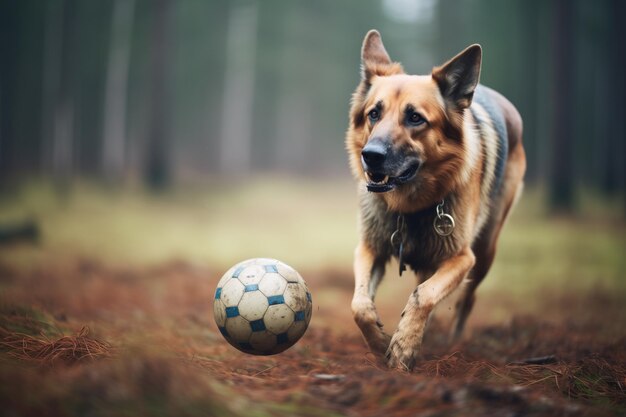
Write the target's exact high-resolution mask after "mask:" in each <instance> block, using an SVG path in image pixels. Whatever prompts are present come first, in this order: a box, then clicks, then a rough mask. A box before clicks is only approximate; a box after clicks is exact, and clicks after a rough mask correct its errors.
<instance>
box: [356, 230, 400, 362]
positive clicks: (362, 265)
mask: <svg viewBox="0 0 626 417" xmlns="http://www.w3.org/2000/svg"><path fill="white" fill-rule="evenodd" d="M384 273H385V263H384V261H381V260H377V259H376V258H375V256H374V254H373V252H372V250H371V249H370V248H368V247H367V245H365V244H364V243H363V242H361V243H359V245H358V246H357V248H356V250H355V251H354V297H353V298H352V314H353V316H354V321H355V322H356V324H357V325H358V326H359V328H360V329H361V332H362V333H363V337H364V338H365V341H366V342H367V344H368V345H369V347H370V349H371V350H372V352H374V353H376V354H378V355H381V356H382V355H384V353H385V351H386V350H387V347H388V346H389V341H390V340H391V336H389V335H388V334H387V333H385V332H384V331H383V324H382V323H381V322H380V317H379V316H378V312H377V311H376V307H375V306H374V295H375V293H376V289H377V288H378V284H379V283H380V281H381V279H382V277H383V275H384Z"/></svg>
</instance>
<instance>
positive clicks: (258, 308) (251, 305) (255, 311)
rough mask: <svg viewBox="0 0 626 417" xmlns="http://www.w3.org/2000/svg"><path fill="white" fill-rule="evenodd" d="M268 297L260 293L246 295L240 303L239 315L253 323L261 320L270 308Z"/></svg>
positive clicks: (252, 292) (251, 292) (254, 292)
mask: <svg viewBox="0 0 626 417" xmlns="http://www.w3.org/2000/svg"><path fill="white" fill-rule="evenodd" d="M268 305H269V304H268V302H267V297H266V296H265V295H263V293H262V292H260V291H250V292H247V293H244V295H243V297H241V301H240V302H239V314H241V315H242V316H243V317H244V318H246V319H248V320H250V321H253V320H259V319H260V318H261V317H263V314H265V311H266V310H267V307H268Z"/></svg>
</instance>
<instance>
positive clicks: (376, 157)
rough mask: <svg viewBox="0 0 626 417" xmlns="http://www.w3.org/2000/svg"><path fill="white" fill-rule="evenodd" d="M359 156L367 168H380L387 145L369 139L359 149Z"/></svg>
mask: <svg viewBox="0 0 626 417" xmlns="http://www.w3.org/2000/svg"><path fill="white" fill-rule="evenodd" d="M361 156H362V157H363V161H364V162H365V164H366V165H367V168H368V169H370V170H375V169H377V168H382V166H383V164H384V163H385V158H387V147H386V146H385V145H384V144H383V143H382V142H381V141H377V140H373V141H370V142H368V144H367V145H365V147H364V148H363V150H362V151H361Z"/></svg>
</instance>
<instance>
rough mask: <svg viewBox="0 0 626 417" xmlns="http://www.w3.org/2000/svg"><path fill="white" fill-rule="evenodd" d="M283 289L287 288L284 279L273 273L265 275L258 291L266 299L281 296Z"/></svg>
mask: <svg viewBox="0 0 626 417" xmlns="http://www.w3.org/2000/svg"><path fill="white" fill-rule="evenodd" d="M285 288H287V281H285V278H283V277H282V276H281V275H279V274H276V273H273V272H268V273H266V274H265V275H264V276H263V278H262V279H261V282H259V290H261V292H263V294H265V295H266V296H268V297H269V296H271V295H280V294H282V293H283V292H285Z"/></svg>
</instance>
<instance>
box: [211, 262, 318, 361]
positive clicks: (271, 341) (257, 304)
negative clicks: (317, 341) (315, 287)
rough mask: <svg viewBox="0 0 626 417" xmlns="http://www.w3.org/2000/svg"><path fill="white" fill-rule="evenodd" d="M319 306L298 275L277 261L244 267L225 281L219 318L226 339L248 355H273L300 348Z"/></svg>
mask: <svg viewBox="0 0 626 417" xmlns="http://www.w3.org/2000/svg"><path fill="white" fill-rule="evenodd" d="M312 310H313V303H312V299H311V293H310V292H309V290H308V288H307V286H306V283H305V282H304V280H303V279H302V277H301V276H300V274H298V272H296V270H295V269H293V268H292V267H290V266H289V265H287V264H284V263H282V262H280V261H277V260H275V259H265V258H255V259H248V260H247V261H243V262H240V263H238V264H237V265H235V266H233V267H232V268H231V269H229V270H228V271H227V272H226V273H225V274H224V275H223V276H222V278H221V279H220V281H219V282H218V284H217V289H216V290H215V301H214V303H213V313H214V316H215V323H216V324H217V327H218V328H219V330H220V332H221V333H222V335H223V336H224V338H225V339H226V340H227V341H228V343H230V344H231V345H233V346H234V347H236V348H237V349H239V350H241V351H242V352H245V353H251V354H254V355H273V354H276V353H280V352H282V351H284V350H285V349H287V348H289V347H291V346H293V345H294V343H296V342H297V341H298V340H299V339H300V338H301V337H302V335H303V334H304V332H305V331H306V329H307V327H308V325H309V322H310V321H311V313H312Z"/></svg>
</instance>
